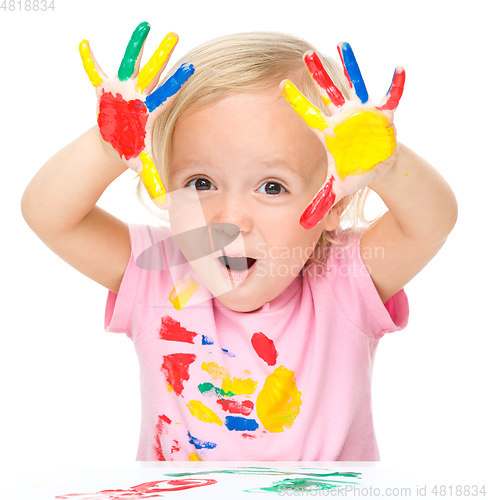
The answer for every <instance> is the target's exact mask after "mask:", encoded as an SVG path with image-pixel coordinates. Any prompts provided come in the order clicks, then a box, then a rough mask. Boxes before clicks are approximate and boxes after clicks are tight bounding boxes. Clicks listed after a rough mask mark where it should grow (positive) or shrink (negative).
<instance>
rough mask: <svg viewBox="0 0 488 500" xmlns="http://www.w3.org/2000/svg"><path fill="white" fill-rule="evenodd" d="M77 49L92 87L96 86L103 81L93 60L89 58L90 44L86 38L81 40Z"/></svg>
mask: <svg viewBox="0 0 488 500" xmlns="http://www.w3.org/2000/svg"><path fill="white" fill-rule="evenodd" d="M79 49H80V55H81V60H82V61H83V67H84V68H85V71H86V74H87V75H88V78H89V79H90V82H91V83H92V85H93V86H94V87H98V86H99V85H100V84H101V83H102V82H103V80H102V78H101V77H100V75H99V74H98V71H97V68H96V67H95V62H94V61H93V59H92V58H91V54H90V44H89V43H88V40H82V41H81V43H80V45H79Z"/></svg>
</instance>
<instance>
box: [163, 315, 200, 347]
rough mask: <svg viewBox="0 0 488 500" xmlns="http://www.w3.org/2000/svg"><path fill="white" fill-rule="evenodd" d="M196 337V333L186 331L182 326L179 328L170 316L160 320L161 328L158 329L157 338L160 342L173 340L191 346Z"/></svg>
mask: <svg viewBox="0 0 488 500" xmlns="http://www.w3.org/2000/svg"><path fill="white" fill-rule="evenodd" d="M196 336H197V333H196V332H192V331H191V330H187V329H186V328H185V327H184V326H181V323H180V322H179V321H176V320H175V319H173V318H172V317H171V316H164V317H163V318H161V328H160V329H159V338H160V339H161V340H174V341H176V342H187V343H188V344H193V343H194V342H193V339H194V338H195V337H196Z"/></svg>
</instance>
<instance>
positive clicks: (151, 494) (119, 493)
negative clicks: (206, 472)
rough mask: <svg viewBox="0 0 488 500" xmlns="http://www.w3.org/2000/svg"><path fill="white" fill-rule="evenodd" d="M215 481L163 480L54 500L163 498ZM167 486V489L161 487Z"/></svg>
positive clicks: (63, 496) (71, 494)
mask: <svg viewBox="0 0 488 500" xmlns="http://www.w3.org/2000/svg"><path fill="white" fill-rule="evenodd" d="M216 482H217V481H216V480H215V479H163V480H162V481H150V482H148V483H142V484H139V485H137V486H131V487H130V488H129V489H128V490H102V491H99V492H98V493H69V494H66V495H59V496H56V497H54V498H58V499H69V498H78V499H82V500H116V499H119V498H120V499H124V500H136V499H141V498H161V497H163V496H164V495H159V494H158V493H162V492H168V491H181V490H188V489H190V488H199V487H201V486H208V485H211V484H215V483H216ZM164 485H166V487H161V486H164Z"/></svg>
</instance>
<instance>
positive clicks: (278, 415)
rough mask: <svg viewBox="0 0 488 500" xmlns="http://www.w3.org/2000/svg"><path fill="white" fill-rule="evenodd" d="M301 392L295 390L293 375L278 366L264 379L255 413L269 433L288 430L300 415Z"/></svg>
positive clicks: (291, 372)
mask: <svg viewBox="0 0 488 500" xmlns="http://www.w3.org/2000/svg"><path fill="white" fill-rule="evenodd" d="M301 404H302V400H301V392H300V391H299V390H298V389H297V386H296V382H295V373H294V372H293V371H291V370H288V369H287V368H285V367H284V366H279V367H278V368H276V369H275V371H274V372H273V373H272V374H271V375H269V376H268V377H267V378H266V381H265V382H264V386H263V388H262V389H261V392H260V393H259V394H258V397H257V399H256V413H257V415H258V417H259V420H261V422H262V424H263V426H264V428H265V429H266V430H267V431H269V432H283V430H284V429H283V427H286V428H288V429H289V428H290V427H291V426H292V425H293V422H294V421H295V419H296V417H297V416H298V414H299V413H300V405H301Z"/></svg>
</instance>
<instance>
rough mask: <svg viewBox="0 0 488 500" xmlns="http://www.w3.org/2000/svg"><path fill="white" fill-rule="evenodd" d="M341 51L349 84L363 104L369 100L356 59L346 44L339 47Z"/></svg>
mask: <svg viewBox="0 0 488 500" xmlns="http://www.w3.org/2000/svg"><path fill="white" fill-rule="evenodd" d="M341 50H342V60H343V61H344V66H345V68H346V71H347V74H348V75H349V78H350V80H351V83H352V84H353V86H354V90H355V91H356V95H357V96H358V97H359V99H360V101H361V103H362V104H365V103H366V102H368V99H369V96H368V91H367V90H366V85H365V84H364V80H363V77H362V76H361V71H360V70H359V66H358V63H357V62H356V58H355V57H354V52H353V51H352V48H351V46H350V45H349V44H348V43H347V42H344V43H343V44H342V45H341Z"/></svg>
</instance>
